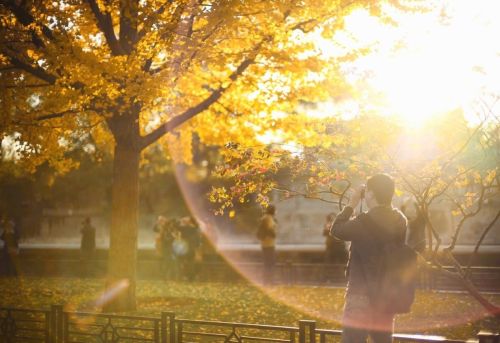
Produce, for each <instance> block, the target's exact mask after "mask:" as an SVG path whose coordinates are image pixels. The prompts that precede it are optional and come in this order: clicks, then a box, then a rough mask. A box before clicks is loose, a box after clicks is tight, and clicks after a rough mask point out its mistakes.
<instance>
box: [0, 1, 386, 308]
mask: <svg viewBox="0 0 500 343" xmlns="http://www.w3.org/2000/svg"><path fill="white" fill-rule="evenodd" d="M374 3H375V2H373V1H342V0H340V1H317V0H306V1H261V0H221V1H211V0H207V1H199V0H184V1H182V0H178V1H177V0H142V1H139V0H59V1H41V0H2V1H1V5H0V16H1V19H0V40H1V43H0V73H1V74H0V79H1V80H0V88H1V95H0V106H1V109H2V117H1V119H0V123H1V124H0V125H1V126H0V127H1V130H2V132H1V134H2V136H3V137H9V141H10V145H11V147H13V148H14V150H15V151H16V154H15V157H13V158H14V159H15V160H16V161H17V163H18V164H19V165H24V166H25V167H26V168H30V169H33V168H35V167H36V166H37V165H40V164H41V163H43V162H45V161H48V162H49V163H50V164H51V165H52V166H55V167H57V168H61V169H68V168H71V167H73V165H72V164H71V161H70V160H68V159H66V158H65V155H64V153H65V151H67V150H68V149H70V148H71V147H72V146H73V145H74V142H75V140H77V141H82V140H89V141H90V143H89V144H93V145H99V146H101V147H108V148H110V149H111V150H112V152H113V154H114V171H113V190H112V224H111V231H110V232H111V237H110V242H111V243H110V251H109V262H108V278H107V290H108V292H109V294H108V295H109V299H110V301H109V302H108V303H107V304H106V306H105V309H106V310H113V311H119V310H132V309H134V308H135V279H136V276H135V273H136V246H137V217H138V195H139V185H138V173H139V163H140V159H141V152H142V151H143V150H144V149H146V148H147V147H149V146H151V144H153V143H155V142H158V141H160V143H162V144H165V145H168V146H169V149H170V153H171V155H172V156H173V157H174V158H175V159H177V160H179V161H184V162H189V160H190V159H191V156H192V151H191V142H192V135H193V133H195V132H196V133H197V136H198V137H199V139H200V140H201V141H202V142H203V143H204V144H208V145H223V144H225V143H227V142H228V141H231V142H246V143H247V144H250V145H251V143H252V142H255V143H258V142H260V140H259V135H262V134H264V133H265V132H266V131H267V130H268V129H274V130H278V129H282V130H283V129H285V128H287V130H288V131H287V132H289V133H288V134H292V135H293V133H294V132H296V133H297V134H299V135H300V134H303V132H302V131H303V128H304V126H303V124H304V123H306V121H307V118H306V117H304V116H303V115H300V114H295V115H287V116H283V113H292V112H293V111H294V110H295V109H296V108H297V106H298V104H299V101H302V100H304V99H307V100H312V101H318V100H321V99H323V98H326V97H330V96H338V95H339V94H340V93H341V92H344V91H345V86H344V84H343V82H342V81H341V78H340V77H339V75H340V73H339V71H338V63H336V61H334V60H328V57H325V56H324V55H322V54H321V52H320V51H319V50H318V49H317V48H316V46H315V45H314V40H313V39H311V37H316V39H320V37H321V36H322V37H331V36H332V34H333V33H334V32H335V30H336V29H338V28H340V27H342V18H343V17H344V16H345V15H346V14H347V13H349V12H350V11H351V10H352V9H354V8H356V7H359V6H365V7H366V8H369V9H370V10H373V11H374V12H375V11H377V13H380V12H379V11H378V10H379V8H378V5H374ZM356 53H358V52H357V51H350V54H349V55H348V56H344V57H346V58H351V57H353V56H355V55H356ZM201 114H202V115H201ZM304 137H305V136H304Z"/></svg>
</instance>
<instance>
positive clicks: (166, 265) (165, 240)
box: [153, 216, 179, 279]
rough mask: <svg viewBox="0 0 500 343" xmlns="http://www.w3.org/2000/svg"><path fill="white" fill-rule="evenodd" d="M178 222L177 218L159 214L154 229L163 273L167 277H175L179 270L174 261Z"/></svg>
mask: <svg viewBox="0 0 500 343" xmlns="http://www.w3.org/2000/svg"><path fill="white" fill-rule="evenodd" d="M178 226H179V225H178V222H177V220H176V219H175V218H171V219H167V218H165V217H164V216H158V219H157V220H156V224H155V226H154V228H153V231H154V232H156V233H157V237H156V242H155V245H156V252H157V254H158V256H159V258H160V270H161V274H162V276H163V277H164V278H166V279H173V278H175V276H176V274H177V271H176V266H175V261H174V252H173V242H174V239H175V237H177V235H178V231H179V229H178Z"/></svg>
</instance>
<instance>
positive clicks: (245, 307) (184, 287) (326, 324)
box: [0, 278, 500, 339]
mask: <svg viewBox="0 0 500 343" xmlns="http://www.w3.org/2000/svg"><path fill="white" fill-rule="evenodd" d="M103 284H104V283H103V281H102V280H96V279H66V278H21V279H17V280H16V279H7V278H3V279H0V306H2V307H18V308H48V307H49V306H50V305H51V304H64V305H65V308H66V309H67V310H79V311H99V308H98V306H96V300H97V299H99V297H100V295H101V294H102V292H103ZM343 295H344V290H343V289H336V288H325V287H305V286H304V287H301V286H287V287H285V286H279V287H274V288H272V289H271V290H268V291H266V292H264V291H262V290H260V289H259V288H257V287H254V286H252V285H250V284H247V283H243V282H240V283H232V284H225V283H182V282H164V281H140V282H139V283H138V285H137V300H138V309H137V311H136V312H135V314H140V315H154V316H158V315H159V313H160V312H161V311H173V312H175V313H176V316H177V317H180V318H189V319H206V320H221V321H236V322H250V323H262V324H274V325H293V326H297V322H298V320H299V319H315V320H317V321H318V323H317V326H318V327H319V328H331V329H333V328H339V327H340V324H339V321H340V318H341V315H342V308H343ZM488 298H489V299H490V300H491V301H493V302H494V303H497V304H499V303H500V295H489V296H488ZM485 315H486V314H485V311H484V310H483V309H482V307H481V306H480V305H479V304H478V303H477V302H475V301H474V300H473V299H472V298H471V297H469V296H468V295H466V294H456V293H455V294H450V293H437V292H419V293H418V295H417V301H416V303H415V304H414V306H413V311H412V313H410V314H405V315H401V316H399V317H398V318H397V320H396V330H395V331H396V332H408V333H425V334H439V335H444V336H447V337H449V338H457V339H467V338H471V337H473V336H474V335H475V334H476V333H477V332H478V331H479V330H480V329H487V330H495V329H497V330H498V327H500V322H499V321H498V320H493V319H492V318H485Z"/></svg>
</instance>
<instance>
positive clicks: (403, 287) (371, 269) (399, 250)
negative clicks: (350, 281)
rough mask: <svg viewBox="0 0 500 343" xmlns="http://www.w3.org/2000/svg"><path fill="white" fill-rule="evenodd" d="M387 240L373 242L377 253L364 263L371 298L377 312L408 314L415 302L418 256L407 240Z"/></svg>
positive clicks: (369, 223)
mask: <svg viewBox="0 0 500 343" xmlns="http://www.w3.org/2000/svg"><path fill="white" fill-rule="evenodd" d="M365 218H367V219H366V222H367V225H370V226H371V227H377V226H376V224H375V223H374V222H373V220H371V218H370V217H369V216H368V215H366V216H365ZM379 232H380V231H379ZM385 238H387V239H381V238H379V239H375V240H374V241H372V244H373V248H374V249H373V250H372V249H370V250H372V251H373V253H372V254H371V255H370V257H369V262H368V263H363V269H364V273H365V276H366V282H367V286H368V287H367V288H368V297H369V299H370V303H371V305H372V306H373V308H374V309H376V310H377V311H380V312H384V313H408V312H410V309H411V306H412V304H413V302H414V300H415V288H416V281H417V253H416V252H415V251H414V250H413V249H411V248H410V247H409V246H407V245H406V244H405V243H404V237H385Z"/></svg>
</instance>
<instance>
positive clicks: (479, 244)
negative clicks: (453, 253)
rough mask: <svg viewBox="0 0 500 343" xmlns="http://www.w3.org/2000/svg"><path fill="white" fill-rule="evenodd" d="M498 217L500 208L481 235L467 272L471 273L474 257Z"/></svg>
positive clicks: (499, 216)
mask: <svg viewBox="0 0 500 343" xmlns="http://www.w3.org/2000/svg"><path fill="white" fill-rule="evenodd" d="M498 218H500V210H498V211H497V215H496V216H495V218H493V220H492V221H491V222H490V224H489V225H488V226H487V227H486V228H485V229H484V230H483V233H482V234H481V237H480V238H479V240H478V241H477V243H476V246H475V247H474V251H473V252H472V255H471V256H470V258H469V263H468V264H467V271H466V274H469V273H470V268H471V266H472V263H473V262H474V259H475V258H476V256H477V252H478V251H479V247H480V246H481V244H482V243H483V241H484V239H485V238H486V235H487V234H488V232H490V230H491V228H492V227H493V225H495V223H496V222H497V220H498Z"/></svg>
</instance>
